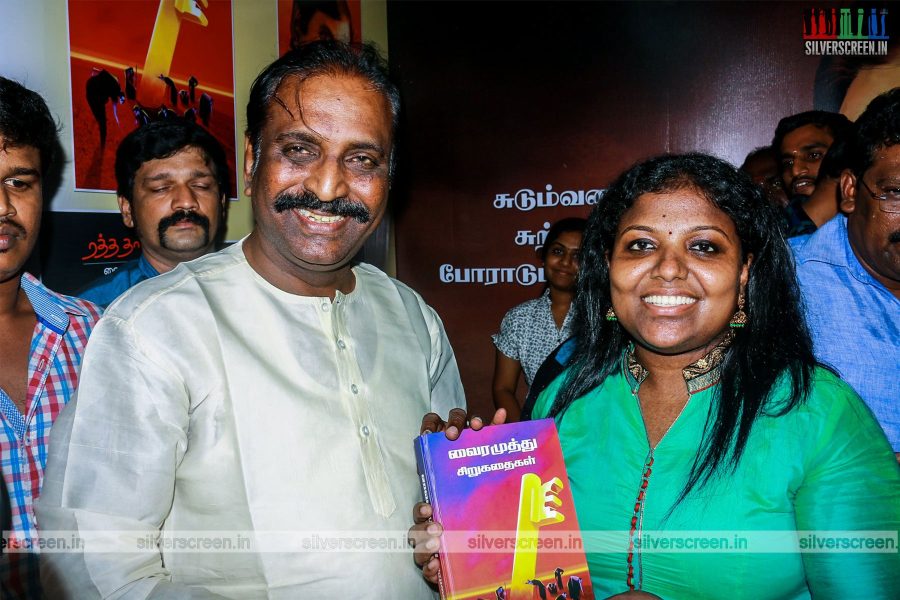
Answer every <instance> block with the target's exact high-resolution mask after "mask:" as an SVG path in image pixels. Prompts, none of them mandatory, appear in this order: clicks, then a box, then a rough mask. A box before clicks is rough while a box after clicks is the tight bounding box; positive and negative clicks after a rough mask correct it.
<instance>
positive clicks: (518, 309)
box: [505, 295, 547, 318]
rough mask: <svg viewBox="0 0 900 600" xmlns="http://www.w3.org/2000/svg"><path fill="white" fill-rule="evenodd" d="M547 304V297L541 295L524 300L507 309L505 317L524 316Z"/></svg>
mask: <svg viewBox="0 0 900 600" xmlns="http://www.w3.org/2000/svg"><path fill="white" fill-rule="evenodd" d="M546 304H547V299H546V298H545V297H544V296H543V295H541V296H538V297H537V298H532V299H531V300H526V301H525V302H523V303H521V304H517V305H515V306H513V307H512V308H511V309H509V310H508V311H507V313H506V317H505V318H508V317H513V318H515V317H524V316H529V315H531V314H533V313H534V312H535V311H537V310H541V309H542V308H543V307H544V306H545V305H546Z"/></svg>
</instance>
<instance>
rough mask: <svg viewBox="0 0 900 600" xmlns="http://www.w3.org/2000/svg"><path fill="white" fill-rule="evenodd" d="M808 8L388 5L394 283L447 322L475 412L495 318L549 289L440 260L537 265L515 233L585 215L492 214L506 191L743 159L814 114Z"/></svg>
mask: <svg viewBox="0 0 900 600" xmlns="http://www.w3.org/2000/svg"><path fill="white" fill-rule="evenodd" d="M804 6H805V5H803V4H801V3H766V2H744V3H730V2H727V3H726V2H721V3H713V2H703V3H683V2H678V3H675V2H662V3H654V2H646V3H622V2H615V3H603V2H554V3H549V2H515V3H510V2H496V3H492V2H479V3H474V2H464V3H460V2H427V3H426V2H390V3H388V33H389V37H390V61H391V67H392V69H393V71H394V73H395V75H396V77H397V78H398V80H399V81H400V83H401V86H402V93H403V97H404V101H405V116H404V120H403V123H402V125H403V129H402V131H401V137H400V142H401V151H400V157H399V158H400V160H399V172H398V179H397V182H396V183H395V185H394V189H393V191H392V194H393V200H394V202H395V208H396V210H397V220H396V244H397V269H398V276H399V278H400V279H402V280H403V281H405V282H407V283H409V284H410V285H411V286H412V287H413V288H414V289H416V290H418V291H420V292H421V293H422V294H423V296H424V297H425V298H426V300H427V301H428V302H429V303H431V304H432V305H433V306H434V307H435V308H436V309H437V311H438V313H439V314H440V315H441V317H442V318H443V320H444V323H445V325H446V327H447V331H448V333H449V335H450V339H451V342H452V343H453V346H454V349H455V351H456V354H457V358H458V360H459V364H460V369H461V371H462V376H463V383H464V384H465V386H466V392H467V395H468V397H469V403H470V407H471V408H473V410H474V411H476V412H480V413H487V412H489V406H490V379H491V374H492V371H493V360H494V359H493V356H494V349H493V346H492V344H491V340H490V334H491V333H494V332H496V331H497V330H498V328H499V324H500V320H501V318H502V317H503V314H504V313H505V312H506V311H507V310H508V309H509V308H511V307H512V306H514V305H516V304H518V303H520V302H523V301H524V300H526V299H529V298H533V297H535V296H536V295H538V294H539V293H540V291H541V288H542V286H541V284H540V283H538V284H535V285H531V286H522V285H518V284H515V283H497V284H495V285H484V284H475V283H469V284H459V283H444V282H442V281H441V279H440V267H441V265H442V264H453V265H454V266H459V267H511V266H516V265H520V264H524V263H533V264H538V263H537V261H536V260H535V257H534V251H533V248H531V247H525V246H518V245H516V244H515V242H514V240H515V238H516V234H517V232H518V231H519V230H528V231H534V230H539V229H541V228H542V225H543V223H544V222H547V221H555V220H557V219H559V218H562V217H565V216H570V215H578V216H582V215H585V214H587V212H588V208H589V207H568V208H565V207H561V206H557V207H553V208H536V209H534V210H531V211H528V212H523V211H518V210H509V209H506V210H497V209H495V208H494V206H493V200H494V198H495V196H496V195H497V194H501V193H509V194H514V193H515V192H516V191H517V190H520V189H523V188H528V189H532V190H535V191H543V190H545V188H546V186H547V185H551V186H552V188H553V190H554V191H563V190H590V189H595V188H604V187H606V186H607V185H608V184H609V183H610V182H611V180H612V179H613V178H614V177H615V176H616V175H617V174H618V173H619V172H621V171H622V170H623V169H624V168H626V167H627V166H629V165H630V164H632V163H634V162H635V161H637V160H639V159H641V158H644V157H648V156H651V155H655V154H658V153H662V152H682V151H689V150H702V151H707V152H711V153H713V154H716V155H718V156H721V157H723V158H725V159H727V160H729V161H731V162H734V163H736V164H740V162H741V161H742V160H743V158H744V156H745V155H746V154H747V153H748V152H749V151H750V150H752V149H753V148H755V147H757V146H761V145H765V144H768V142H769V141H770V140H771V138H772V133H773V131H774V128H775V125H776V123H777V122H778V119H779V118H780V117H782V116H784V115H787V114H791V113H795V112H799V111H801V110H807V109H810V108H812V95H813V82H814V78H815V71H816V67H817V65H818V62H819V61H818V58H816V57H807V56H805V54H804V50H803V40H802V9H803V8H804Z"/></svg>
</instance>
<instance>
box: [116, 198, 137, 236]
mask: <svg viewBox="0 0 900 600" xmlns="http://www.w3.org/2000/svg"><path fill="white" fill-rule="evenodd" d="M117 200H118V201H119V212H120V213H122V222H123V223H125V227H128V228H133V227H134V217H133V216H132V215H131V201H130V200H129V199H128V198H126V197H125V196H118V197H117Z"/></svg>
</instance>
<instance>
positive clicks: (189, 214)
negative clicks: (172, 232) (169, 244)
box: [159, 210, 209, 239]
mask: <svg viewBox="0 0 900 600" xmlns="http://www.w3.org/2000/svg"><path fill="white" fill-rule="evenodd" d="M181 221H188V222H190V223H194V224H195V225H199V226H200V227H202V228H203V230H204V231H206V232H207V233H209V219H207V218H206V217H204V216H203V215H201V214H199V213H196V212H194V211H192V210H178V211H175V212H173V213H172V214H171V215H169V216H168V217H163V218H162V219H160V221H159V237H160V239H162V238H163V235H164V234H165V232H166V230H167V229H168V228H169V227H171V226H173V225H175V224H176V223H179V222H181Z"/></svg>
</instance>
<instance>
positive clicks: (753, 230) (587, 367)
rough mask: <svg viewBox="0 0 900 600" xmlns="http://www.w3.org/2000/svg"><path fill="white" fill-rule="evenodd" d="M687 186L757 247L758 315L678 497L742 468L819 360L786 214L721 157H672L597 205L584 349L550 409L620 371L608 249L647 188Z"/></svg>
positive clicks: (561, 407)
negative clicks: (784, 392) (755, 435)
mask: <svg viewBox="0 0 900 600" xmlns="http://www.w3.org/2000/svg"><path fill="white" fill-rule="evenodd" d="M685 188H687V189H691V190H694V191H696V192H698V193H699V194H700V195H701V196H703V197H705V198H706V199H708V200H709V201H711V202H712V203H713V204H715V205H716V206H717V207H718V208H719V209H721V210H722V211H723V212H724V213H725V214H727V215H728V216H729V217H730V218H731V220H732V221H733V222H734V225H735V228H736V229H737V232H738V236H739V237H740V240H741V252H742V258H743V259H746V257H747V255H748V254H752V255H753V260H752V262H751V264H750V273H749V280H748V283H747V289H746V306H745V308H744V310H745V312H746V313H747V315H748V318H749V323H748V324H747V326H746V327H744V328H743V329H737V330H735V331H736V336H735V339H734V341H733V343H732V345H731V350H730V351H729V352H728V354H727V357H726V358H725V360H724V362H723V365H722V366H723V369H722V379H721V382H720V385H719V387H718V390H717V396H716V400H715V401H714V402H713V405H712V407H711V409H710V413H709V415H708V416H707V420H706V426H705V430H704V433H703V439H702V441H701V446H700V448H699V449H698V452H697V457H696V458H695V460H694V464H693V466H692V468H691V473H690V476H689V478H688V481H687V483H686V485H685V487H684V489H683V490H682V493H681V496H680V497H679V499H678V502H680V501H681V500H683V499H684V498H685V497H686V496H687V495H688V493H689V492H690V491H691V489H693V488H694V487H695V486H697V485H700V486H702V485H704V484H705V483H706V482H707V481H708V480H709V479H710V477H711V476H712V475H713V474H715V473H717V472H718V471H720V470H722V469H723V468H727V469H734V468H735V467H736V466H737V464H738V462H739V460H740V458H741V455H742V453H743V451H744V447H745V446H746V443H747V438H748V436H749V435H750V431H751V429H752V428H753V424H754V422H755V421H756V419H758V418H759V417H760V416H761V415H764V414H775V415H778V414H784V413H786V412H788V411H790V410H791V409H792V408H794V407H795V406H796V405H797V404H798V403H800V402H802V401H803V400H804V399H805V396H806V394H807V393H808V391H809V387H810V379H811V376H812V371H813V368H814V367H815V365H816V360H815V358H814V356H813V352H812V341H811V339H810V335H809V331H808V329H807V328H806V325H805V321H804V318H803V314H802V312H801V309H800V292H799V288H798V285H797V280H796V275H795V272H794V263H793V258H792V256H791V252H790V250H789V248H788V245H787V243H786V242H785V240H784V238H783V236H782V234H781V230H780V221H779V219H778V216H777V213H776V212H775V209H774V208H773V207H772V206H771V205H769V203H768V202H766V201H765V198H764V196H763V192H762V190H761V189H760V188H758V187H757V186H755V185H754V184H753V183H752V182H751V181H750V179H749V178H748V177H747V175H745V174H743V173H741V172H739V171H738V170H737V169H735V168H734V167H733V166H731V165H729V164H728V163H726V162H725V161H722V160H720V159H718V158H715V157H712V156H707V155H705V154H682V155H663V156H659V157H656V158H652V159H650V160H647V161H645V162H641V163H639V164H637V165H635V166H633V167H631V168H630V169H628V170H627V171H626V172H625V173H623V174H622V175H620V176H619V178H618V179H617V180H616V181H615V182H614V183H613V184H612V186H611V187H610V188H609V189H608V190H607V191H606V194H605V195H604V196H603V199H602V200H601V201H600V203H599V204H597V206H595V207H594V210H593V212H592V213H591V216H590V218H589V220H588V226H587V229H586V230H585V234H584V242H583V244H582V251H581V272H580V277H579V281H578V292H577V294H576V296H575V301H574V310H575V312H574V315H573V331H574V332H575V335H576V337H577V340H578V341H577V348H576V350H575V353H574V354H573V356H572V359H571V360H570V362H569V364H570V365H571V368H570V369H569V370H568V371H567V374H566V375H565V377H566V379H565V383H564V384H563V386H562V387H561V388H560V391H559V393H558V394H557V397H556V398H555V400H554V403H553V405H552V407H551V409H550V416H552V417H555V418H556V419H557V420H560V419H562V418H563V416H564V414H565V411H566V409H567V408H568V407H569V406H571V405H572V403H573V402H576V401H577V400H578V398H580V397H582V396H584V395H585V394H586V393H587V392H589V391H590V390H592V389H594V388H596V387H597V386H599V385H600V384H601V383H603V381H604V380H605V379H606V378H607V377H608V376H609V375H611V374H613V373H615V372H617V371H618V370H619V369H620V368H621V361H622V359H623V355H624V353H625V350H626V348H627V347H628V345H629V343H630V342H631V339H630V338H629V336H628V334H627V333H626V332H625V330H624V329H622V327H621V326H620V325H619V324H618V323H616V322H611V321H607V320H606V318H605V315H606V313H607V311H608V310H609V308H610V306H611V305H612V304H611V300H610V282H609V265H608V263H607V258H606V257H607V255H610V256H611V255H612V249H613V244H614V241H615V238H616V230H617V229H618V225H619V221H620V220H621V218H622V215H623V214H624V213H625V212H626V211H627V210H628V209H629V208H630V207H631V206H632V205H633V204H634V202H635V200H637V198H638V197H640V196H642V195H643V194H649V193H662V192H672V191H676V190H680V189H685ZM782 376H787V377H790V380H791V394H790V397H789V398H787V399H777V400H778V401H777V403H776V402H775V400H776V399H772V398H770V397H769V395H770V392H771V391H772V388H773V386H774V385H775V383H776V381H777V380H778V379H779V378H780V377H782Z"/></svg>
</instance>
